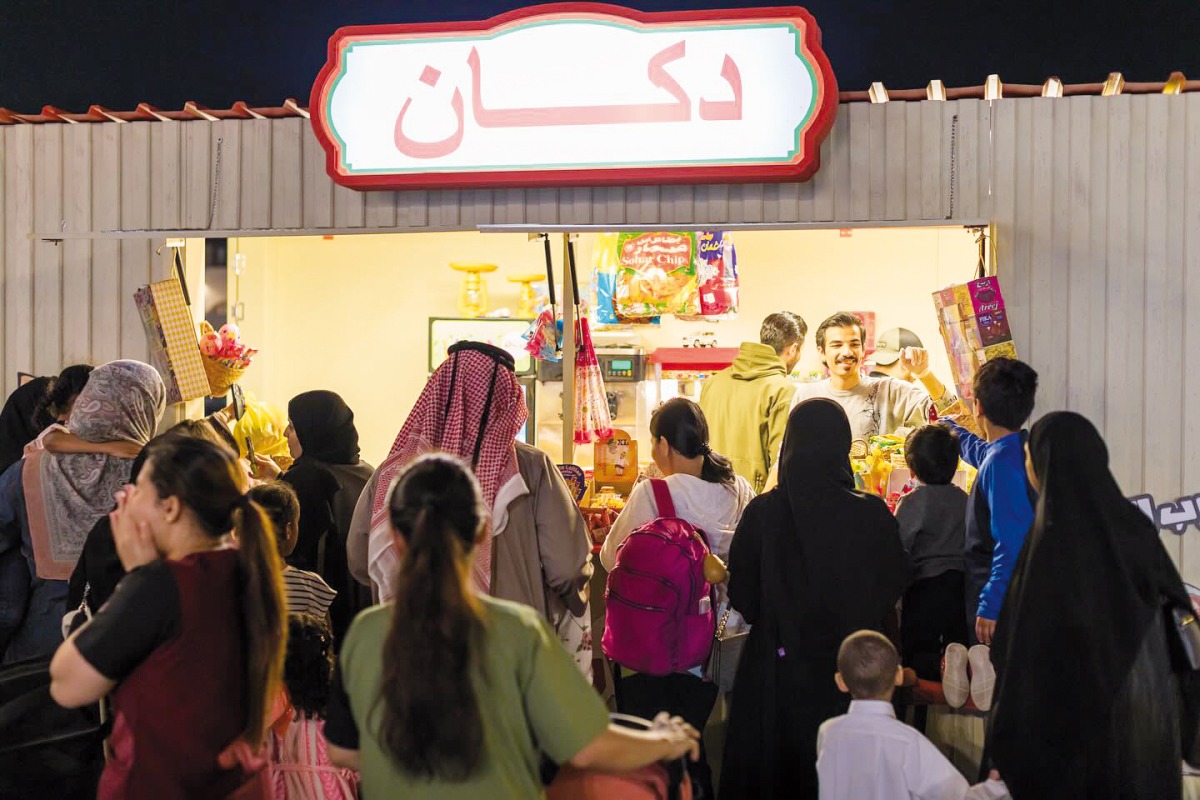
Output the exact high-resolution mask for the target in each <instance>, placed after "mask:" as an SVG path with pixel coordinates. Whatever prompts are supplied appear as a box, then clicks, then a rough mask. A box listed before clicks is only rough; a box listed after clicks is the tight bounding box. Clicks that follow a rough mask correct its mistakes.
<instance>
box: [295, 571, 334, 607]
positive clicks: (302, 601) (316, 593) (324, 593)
mask: <svg viewBox="0 0 1200 800" xmlns="http://www.w3.org/2000/svg"><path fill="white" fill-rule="evenodd" d="M283 588H284V592H285V594H287V608H288V613H289V614H313V615H315V616H318V617H322V618H323V617H325V615H327V614H328V613H329V605H330V604H331V603H332V602H333V598H335V597H337V592H335V591H334V590H333V589H331V588H330V587H329V584H328V583H326V582H325V580H324V578H322V577H321V576H320V575H318V574H317V573H315V572H308V571H307V570H303V569H296V568H295V567H285V568H284V570H283Z"/></svg>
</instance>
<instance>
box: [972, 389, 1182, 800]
mask: <svg viewBox="0 0 1200 800" xmlns="http://www.w3.org/2000/svg"><path fill="white" fill-rule="evenodd" d="M1027 456H1028V460H1027V467H1028V468H1029V472H1030V480H1031V481H1032V482H1033V484H1034V487H1035V488H1036V489H1037V490H1038V491H1039V499H1038V506H1037V516H1036V518H1035V520H1034V524H1033V529H1032V530H1031V531H1030V534H1029V538H1028V539H1027V540H1026V542H1025V547H1024V549H1023V550H1022V552H1021V558H1020V560H1019V561H1018V562H1017V567H1016V570H1015V572H1014V573H1013V579H1012V583H1011V584H1010V585H1009V589H1008V596H1007V597H1006V598H1005V601H1004V607H1003V609H1002V610H1001V612H1000V619H999V621H998V622H997V626H996V639H995V642H994V643H993V647H992V661H993V663H994V664H995V666H996V672H997V680H998V683H997V688H996V700H995V706H994V708H993V711H992V718H991V722H990V730H989V735H988V743H987V746H988V749H989V751H990V753H991V757H992V762H993V766H995V768H996V769H998V770H999V771H1000V774H1001V776H1002V777H1003V778H1004V780H1005V782H1006V783H1007V784H1008V786H1009V789H1010V790H1011V792H1012V796H1013V797H1014V798H1017V800H1031V799H1032V800H1036V798H1055V799H1056V800H1083V799H1084V798H1087V800H1105V798H1114V799H1115V798H1154V800H1166V799H1167V798H1177V797H1179V796H1180V794H1181V792H1182V785H1181V777H1180V766H1181V761H1182V759H1183V758H1184V757H1185V755H1186V756H1189V757H1190V755H1191V754H1190V750H1191V746H1192V743H1193V742H1194V740H1195V733H1196V726H1197V709H1198V705H1197V703H1198V701H1200V691H1198V689H1200V686H1198V685H1197V673H1196V672H1194V671H1192V670H1191V669H1190V668H1188V667H1187V665H1186V664H1185V663H1184V661H1183V660H1182V659H1181V658H1179V657H1177V653H1176V652H1175V651H1173V649H1172V648H1173V644H1174V643H1173V642H1172V641H1171V639H1172V637H1175V638H1176V639H1177V638H1178V634H1177V633H1176V632H1175V630H1174V624H1173V623H1171V622H1169V620H1170V609H1171V608H1172V607H1176V606H1177V607H1180V608H1183V609H1186V610H1189V611H1190V609H1191V604H1190V602H1189V600H1188V595H1187V593H1186V591H1185V590H1184V587H1183V583H1182V581H1181V580H1180V578H1179V573H1178V572H1177V571H1176V569H1175V566H1174V564H1172V563H1171V560H1170V558H1169V557H1168V556H1167V553H1166V550H1164V549H1163V546H1162V544H1161V543H1160V541H1159V538H1158V531H1157V530H1156V529H1155V526H1154V523H1152V522H1150V520H1148V519H1147V518H1146V517H1145V515H1144V514H1142V512H1141V511H1140V510H1138V508H1137V507H1136V506H1134V505H1133V504H1132V503H1130V502H1129V501H1128V500H1127V499H1125V495H1124V493H1123V492H1122V491H1121V489H1120V487H1119V486H1118V485H1117V482H1116V480H1114V478H1113V476H1112V473H1111V472H1109V469H1108V450H1107V448H1106V447H1105V445H1104V440H1103V439H1101V437H1100V434H1099V433H1098V432H1097V431H1096V429H1095V428H1094V427H1093V426H1092V424H1091V423H1090V422H1088V421H1087V420H1086V419H1085V418H1083V417H1081V416H1080V415H1078V414H1074V413H1071V412H1057V413H1053V414H1049V415H1047V416H1046V417H1044V418H1042V419H1041V420H1040V421H1039V422H1038V423H1037V424H1036V425H1034V426H1033V430H1032V432H1031V434H1030V438H1029V443H1028V446H1027Z"/></svg>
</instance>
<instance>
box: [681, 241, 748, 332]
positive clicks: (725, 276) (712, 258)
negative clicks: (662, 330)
mask: <svg viewBox="0 0 1200 800" xmlns="http://www.w3.org/2000/svg"><path fill="white" fill-rule="evenodd" d="M696 276H697V279H698V281H699V284H700V315H699V316H698V317H682V319H685V320H688V321H694V322H716V321H717V320H723V319H734V318H736V317H737V312H738V274H737V252H736V251H735V250H734V249H733V237H732V236H731V235H730V234H729V233H725V232H721V231H701V232H700V233H698V234H696Z"/></svg>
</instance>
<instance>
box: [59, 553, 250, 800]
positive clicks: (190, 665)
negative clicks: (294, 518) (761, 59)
mask: <svg viewBox="0 0 1200 800" xmlns="http://www.w3.org/2000/svg"><path fill="white" fill-rule="evenodd" d="M240 572H241V566H240V563H239V557H238V552H237V551H236V550H232V549H223V550H214V551H208V552H203V553H194V554H192V555H189V556H186V557H184V558H182V559H180V560H178V561H159V562H155V563H153V564H149V565H146V566H144V567H141V568H139V569H136V570H134V571H133V572H131V573H129V575H127V576H126V577H125V578H124V579H123V580H122V581H121V583H120V584H119V585H118V586H117V590H116V592H115V593H114V594H113V597H112V599H111V600H110V601H109V602H108V603H107V604H106V605H105V606H104V607H103V608H102V609H101V610H100V611H99V612H98V613H97V615H96V617H95V619H93V620H92V622H91V623H90V625H89V626H88V627H87V628H86V629H84V630H83V631H81V632H80V635H79V637H78V639H77V645H78V647H79V650H80V652H81V653H82V654H83V656H84V658H85V659H87V661H88V662H89V663H91V664H92V665H93V666H94V667H96V669H97V670H99V671H100V672H101V673H102V674H103V675H105V676H106V677H108V678H110V679H112V680H116V681H119V685H118V687H117V689H116V691H115V692H114V693H113V695H112V707H113V715H114V719H113V730H112V737H111V739H110V743H111V746H112V755H113V758H112V760H111V761H110V762H109V763H108V765H107V767H106V768H105V770H104V774H103V776H102V777H101V779H100V789H99V794H98V796H99V798H100V799H101V800H107V799H108V798H114V800H115V798H142V797H147V798H153V799H154V800H170V799H172V798H222V797H226V796H228V795H229V794H231V793H233V792H234V791H236V790H237V789H238V788H239V787H241V786H243V785H245V784H246V783H247V782H248V781H249V779H250V777H251V776H249V775H247V774H246V772H245V771H244V770H243V768H242V767H235V768H233V769H223V768H221V767H220V766H218V764H217V756H218V754H219V753H221V752H222V751H223V750H225V748H226V747H228V746H229V745H230V744H231V743H232V742H234V740H236V739H237V738H238V736H239V735H240V734H241V733H242V730H243V728H244V726H245V721H246V698H245V691H244V689H245V658H246V655H245V649H244V644H243V636H242V630H243V624H242V615H241V610H240V608H239V605H238V600H239V597H240V596H241V591H242V589H241V587H242V579H241V574H240Z"/></svg>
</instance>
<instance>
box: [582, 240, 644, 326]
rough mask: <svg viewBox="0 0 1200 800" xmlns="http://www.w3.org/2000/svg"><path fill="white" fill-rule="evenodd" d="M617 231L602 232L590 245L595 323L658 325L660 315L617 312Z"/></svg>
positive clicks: (618, 264)
mask: <svg viewBox="0 0 1200 800" xmlns="http://www.w3.org/2000/svg"><path fill="white" fill-rule="evenodd" d="M619 238H620V235H619V234H616V233H601V234H599V235H598V236H597V237H596V243H595V246H594V247H593V249H592V278H593V280H592V287H593V290H594V292H595V296H594V298H593V300H594V309H595V315H594V316H593V321H594V322H595V323H596V325H598V326H612V325H627V324H631V323H632V324H640V325H657V324H658V323H659V320H660V318H659V317H626V316H622V315H620V314H618V313H617V303H616V295H617V274H618V273H619V272H620V270H621V260H620V258H619V257H618V255H617V241H618V239H619Z"/></svg>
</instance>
